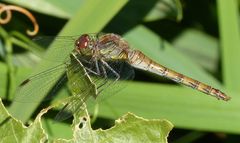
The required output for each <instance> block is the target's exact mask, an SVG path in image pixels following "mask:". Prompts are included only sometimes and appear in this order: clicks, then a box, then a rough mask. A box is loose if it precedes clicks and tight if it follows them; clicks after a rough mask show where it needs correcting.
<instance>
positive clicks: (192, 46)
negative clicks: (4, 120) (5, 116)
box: [0, 0, 240, 142]
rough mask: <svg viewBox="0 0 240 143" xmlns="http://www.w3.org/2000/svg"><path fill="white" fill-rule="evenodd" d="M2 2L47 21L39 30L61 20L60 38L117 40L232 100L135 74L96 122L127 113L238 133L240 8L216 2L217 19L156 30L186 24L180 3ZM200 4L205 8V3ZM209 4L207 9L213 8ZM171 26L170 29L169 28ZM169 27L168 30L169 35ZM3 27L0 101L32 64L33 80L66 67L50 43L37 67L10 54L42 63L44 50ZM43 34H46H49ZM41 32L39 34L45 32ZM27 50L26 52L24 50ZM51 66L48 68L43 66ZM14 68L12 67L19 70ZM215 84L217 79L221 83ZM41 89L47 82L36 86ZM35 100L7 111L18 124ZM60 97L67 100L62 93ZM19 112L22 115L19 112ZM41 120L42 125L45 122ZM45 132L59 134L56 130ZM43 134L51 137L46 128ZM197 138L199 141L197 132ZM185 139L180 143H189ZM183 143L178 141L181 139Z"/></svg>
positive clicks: (155, 0) (167, 0) (124, 0)
mask: <svg viewBox="0 0 240 143" xmlns="http://www.w3.org/2000/svg"><path fill="white" fill-rule="evenodd" d="M5 2H9V3H12V4H17V5H20V6H23V7H26V8H28V9H30V10H32V11H33V12H37V13H38V14H39V13H40V15H41V16H39V17H41V18H42V17H44V18H46V19H44V18H43V19H41V20H42V21H43V23H53V25H54V26H53V27H55V26H56V27H57V26H58V25H61V24H63V23H64V22H62V23H61V24H58V21H57V22H55V21H53V22H52V21H51V22H49V21H47V20H49V19H51V18H52V17H54V18H56V17H57V18H61V20H63V19H64V20H65V21H67V23H66V24H65V25H64V27H63V28H59V29H58V32H59V34H58V35H61V36H69V35H81V34H82V33H97V32H100V31H103V32H116V33H118V34H121V35H122V36H123V37H124V38H125V39H126V40H127V41H128V42H129V43H130V45H131V46H132V47H133V48H136V49H139V50H141V51H142V52H143V53H144V54H146V55H147V56H149V57H150V58H152V59H153V60H155V61H157V62H158V63H160V64H162V65H164V66H166V67H169V68H171V69H174V70H176V71H178V72H181V73H183V74H185V75H188V76H190V77H193V78H195V79H197V80H199V81H202V82H205V83H207V84H209V85H212V86H213V87H216V88H219V89H221V90H224V91H226V92H227V93H228V94H229V95H230V96H231V97H232V100H231V101H229V102H228V103H225V102H221V101H217V100H215V99H213V98H211V97H209V96H206V95H204V94H203V93H199V92H197V91H195V90H192V89H189V88H185V87H181V86H179V85H174V84H166V83H162V81H164V82H166V80H163V79H162V78H161V77H157V76H155V75H152V74H151V73H140V74H139V75H140V76H143V77H140V76H139V77H136V78H138V79H139V78H140V79H141V81H131V82H128V83H127V87H126V88H125V89H123V90H122V91H120V92H118V93H117V94H116V95H114V96H113V97H111V98H108V99H107V100H106V101H104V102H103V103H102V104H101V106H100V110H99V114H98V115H99V116H101V117H106V118H111V119H116V118H118V117H119V116H121V115H123V114H125V113H126V112H132V113H134V114H137V115H140V116H142V117H144V118H157V119H159V118H165V119H168V120H169V121H171V122H172V123H173V124H174V125H175V126H176V127H177V128H184V129H198V130H204V131H217V132H227V133H238V134H239V133H240V124H238V121H239V120H240V114H239V109H240V104H239V101H240V98H239V96H238V94H239V88H238V86H239V83H238V81H240V77H239V69H240V68H239V66H238V62H239V60H238V56H239V55H240V51H239V47H240V41H239V40H240V38H239V31H240V30H239V11H238V6H239V1H234V0H230V1H224V0H217V10H215V11H217V12H218V15H217V16H218V17H214V16H209V15H214V12H213V13H205V12H206V11H207V10H206V11H205V10H203V9H201V10H199V13H200V15H201V16H203V17H204V16H206V17H210V18H211V19H210V20H209V19H207V18H206V19H204V22H202V23H200V22H199V21H197V22H196V21H193V22H192V21H191V22H192V23H191V22H189V21H184V22H183V23H180V22H179V23H177V24H176V23H175V22H170V24H169V25H167V26H166V25H161V23H166V20H163V19H166V18H168V19H171V20H173V19H175V20H176V21H180V20H181V19H182V17H183V18H184V15H183V14H182V6H181V5H180V2H179V1H178V0H152V1H149V2H146V1H143V0H142V1H141V0H140V1H137V0H136V1H127V0H121V1H112V0H104V1H102V0H97V1H96V0H89V1H88V0H85V1H83V0H72V1H65V0H48V1H42V0H34V1H32V0H24V1H23V0H22V1H19V0H5ZM189 3H190V2H189ZM196 3H197V2H196ZM198 3H203V4H206V2H198ZM209 3H210V2H209ZM209 3H208V4H209ZM209 5H210V6H209V7H211V6H212V3H210V4H209ZM184 6H185V7H183V9H191V6H189V5H184ZM200 6H201V5H199V7H200ZM193 8H194V7H193ZM187 12H189V11H187ZM190 12H191V11H190ZM207 12H209V11H207ZM187 14H189V13H186V15H187ZM194 14H196V15H194ZM194 14H193V17H191V18H192V19H193V18H195V19H198V16H199V15H197V13H194ZM206 14H207V15H206ZM49 17H51V18H49ZM188 18H189V17H188ZM199 19H200V18H199ZM214 19H218V20H219V21H218V25H219V29H220V32H219V35H217V34H215V33H214V32H209V31H211V30H209V29H207V28H206V26H205V25H204V24H206V23H207V25H208V26H209V27H211V26H212V27H214V28H215V29H216V27H217V26H216V23H214V22H212V21H214ZM51 20H54V19H51ZM173 23H174V24H176V25H174V26H172V25H171V24H173ZM186 23H187V24H186ZM21 24H22V25H24V24H25V23H21ZM183 24H185V25H184V26H185V27H184V28H182V29H181V30H180V32H179V29H178V28H179V26H178V25H183ZM25 25H26V24H25ZM13 27H14V26H13ZM49 27H50V26H49ZM169 27H170V28H169ZM172 27H174V28H173V29H171V28H172ZM3 28H4V27H2V26H1V27H0V36H1V38H2V39H3V40H0V55H1V59H3V60H2V61H1V63H0V76H1V81H0V97H1V98H2V99H10V100H11V99H12V98H13V95H14V91H15V89H16V86H17V85H16V83H20V81H22V80H24V79H25V78H26V77H28V75H29V73H30V72H31V71H32V69H33V68H32V67H34V66H33V65H36V63H38V64H37V66H35V67H34V69H33V72H31V74H32V75H34V74H36V73H39V72H41V71H44V70H46V69H49V68H51V67H53V66H54V65H58V64H59V63H60V62H61V61H63V60H64V57H63V56H62V55H63V53H62V51H58V52H56V51H57V50H56V49H54V44H56V43H57V42H56V41H53V43H52V44H51V45H50V46H49V47H48V49H47V50H46V56H45V57H44V58H43V60H41V61H40V62H39V59H37V58H36V57H34V56H33V54H30V52H25V54H22V53H21V54H15V52H13V47H14V46H16V45H17V46H18V47H21V48H23V49H26V50H27V51H31V52H34V54H37V55H38V56H40V57H43V56H42V55H43V50H42V49H40V48H39V47H37V46H36V45H34V43H33V42H32V41H31V40H27V38H26V37H25V36H23V34H20V32H16V31H13V30H12V29H10V30H9V28H8V27H7V28H6V29H7V30H9V31H10V32H7V31H6V30H5V29H3ZM41 28H42V27H40V31H41ZM214 28H213V29H214ZM210 29H211V28H210ZM45 30H47V31H50V32H48V33H51V28H47V29H45ZM172 31H173V32H172ZM42 33H43V34H44V32H42ZM209 33H211V34H209ZM169 35H170V36H169ZM218 36H219V37H220V38H218ZM169 37H170V38H169ZM28 45H33V46H28ZM29 47H30V48H31V49H27V48H29ZM72 48H73V47H71V46H69V47H66V49H67V50H66V53H68V52H70V51H71V50H72ZM2 49H4V50H2ZM2 51H5V52H2ZM26 53H27V54H26ZM50 60H51V61H54V62H49V61H50ZM55 61H56V62H55ZM15 67H18V68H17V70H16V68H15ZM29 67H31V68H29ZM209 71H210V72H211V73H210V72H209ZM137 76H138V75H137ZM221 79H223V82H222V83H221ZM144 80H147V81H144ZM153 81H157V82H153ZM39 84H45V83H44V81H42V82H41V83H39ZM123 84H125V82H124V83H123ZM35 86H36V85H35ZM32 88H34V87H32ZM35 94H39V102H34V103H20V102H13V104H12V105H11V106H10V107H9V112H10V113H11V114H12V115H14V116H15V117H16V118H18V119H21V120H22V121H23V122H26V121H27V120H29V118H30V117H31V116H32V115H33V113H34V111H36V109H37V107H39V104H40V102H41V100H40V99H42V98H44V94H43V93H41V92H39V93H35ZM60 94H64V95H65V94H66V92H65V91H64V92H61V93H60ZM26 100H27V99H26ZM19 110H21V111H24V112H19ZM127 117H129V118H128V119H131V118H132V117H133V116H132V115H128V116H127ZM43 121H44V122H47V121H48V120H43ZM130 124H132V123H130ZM62 125H63V126H62V128H61V130H66V128H67V127H66V126H64V124H62ZM49 126H50V128H55V129H56V130H57V127H54V125H49ZM114 128H115V127H114ZM116 128H117V126H116ZM47 132H50V131H49V130H48V129H47ZM68 133H69V132H68ZM98 133H99V132H98V131H96V132H95V131H94V134H98ZM56 134H58V133H56ZM59 134H60V133H59ZM195 135H196V134H195ZM195 135H194V136H195ZM54 136H55V135H54ZM56 136H58V135H56ZM196 136H197V137H200V136H202V133H199V134H197V135H196ZM197 137H196V138H197ZM186 140H188V139H186ZM186 140H185V142H187V141H186ZM181 142H184V139H183V140H181Z"/></svg>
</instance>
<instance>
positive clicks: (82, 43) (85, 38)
mask: <svg viewBox="0 0 240 143" xmlns="http://www.w3.org/2000/svg"><path fill="white" fill-rule="evenodd" d="M93 46H94V38H92V37H91V36H90V35H89V34H83V35H81V36H80V37H79V38H78V39H77V40H76V41H75V48H76V50H77V51H79V52H81V53H84V51H85V52H86V51H89V50H91V49H93Z"/></svg>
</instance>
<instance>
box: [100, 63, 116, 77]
mask: <svg viewBox="0 0 240 143" xmlns="http://www.w3.org/2000/svg"><path fill="white" fill-rule="evenodd" d="M101 62H102V63H103V65H104V66H106V67H107V68H108V69H109V70H110V71H112V72H113V73H114V74H115V76H116V77H117V79H116V80H119V78H120V75H119V74H118V73H117V72H116V71H115V70H114V69H112V68H111V67H110V66H109V65H108V63H107V62H105V61H104V60H101Z"/></svg>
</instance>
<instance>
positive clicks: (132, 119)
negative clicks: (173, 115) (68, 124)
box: [0, 100, 173, 143]
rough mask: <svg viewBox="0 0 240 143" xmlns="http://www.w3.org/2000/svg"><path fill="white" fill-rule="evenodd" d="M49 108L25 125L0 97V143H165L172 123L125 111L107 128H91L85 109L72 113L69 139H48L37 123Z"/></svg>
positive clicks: (39, 123) (39, 122)
mask: <svg viewBox="0 0 240 143" xmlns="http://www.w3.org/2000/svg"><path fill="white" fill-rule="evenodd" d="M49 109H50V108H46V109H44V110H42V111H41V112H40V113H39V114H38V116H37V118H36V119H35V120H34V122H33V123H32V124H31V125H30V126H29V127H26V126H24V125H23V123H21V121H19V120H16V119H14V118H13V117H12V116H11V115H10V114H9V113H8V112H7V110H6V109H5V108H4V105H3V104H2V101H1V100H0V114H1V116H0V121H1V123H0V131H1V132H0V138H1V142H6V143H7V142H9V143H10V142H18V143H37V142H46V141H51V142H56V143H65V142H86V143H90V142H115V143H118V142H119V143H120V142H123V141H126V142H129V141H130V142H143V141H144V142H161V143H166V142H167V136H168V134H169V132H170V130H171V129H172V127H173V125H172V124H171V123H170V122H169V121H167V120H146V119H143V118H140V117H137V116H136V115H134V114H132V113H127V114H126V115H124V116H123V117H121V118H120V119H118V120H116V122H115V126H113V127H112V128H110V129H108V130H102V129H98V130H92V128H91V124H90V118H89V116H88V114H87V112H82V113H81V114H79V115H76V114H74V117H75V119H74V122H73V124H72V130H73V137H72V139H69V140H67V139H63V138H56V139H52V140H51V139H49V135H47V134H46V132H45V131H44V129H43V128H42V124H41V116H42V115H43V114H44V113H46V112H47V111H48V110H49Z"/></svg>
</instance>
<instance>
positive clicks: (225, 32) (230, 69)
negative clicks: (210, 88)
mask: <svg viewBox="0 0 240 143" xmlns="http://www.w3.org/2000/svg"><path fill="white" fill-rule="evenodd" d="M217 6H218V13H219V18H218V19H219V30H220V38H221V39H220V43H221V48H222V52H221V54H222V57H223V61H222V67H223V81H224V84H225V85H226V88H227V89H229V90H234V91H236V92H238V93H239V92H240V88H239V85H240V74H239V73H240V66H237V65H239V60H238V59H239V55H240V48H239V47H240V34H239V31H240V29H239V7H238V2H237V1H236V0H230V1H224V0H217Z"/></svg>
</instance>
